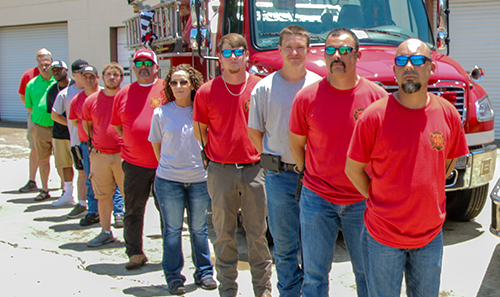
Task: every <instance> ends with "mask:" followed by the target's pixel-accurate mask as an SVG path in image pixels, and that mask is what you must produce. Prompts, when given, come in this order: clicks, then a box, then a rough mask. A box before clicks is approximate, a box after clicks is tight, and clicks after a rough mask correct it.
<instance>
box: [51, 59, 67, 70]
mask: <svg viewBox="0 0 500 297" xmlns="http://www.w3.org/2000/svg"><path fill="white" fill-rule="evenodd" d="M52 68H64V69H66V70H68V65H66V63H64V61H61V60H56V61H54V62H52V64H51V65H50V69H51V70H52Z"/></svg>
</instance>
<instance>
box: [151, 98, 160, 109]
mask: <svg viewBox="0 0 500 297" xmlns="http://www.w3.org/2000/svg"><path fill="white" fill-rule="evenodd" d="M149 105H150V106H151V107H153V108H155V107H160V106H161V98H160V97H156V96H155V97H152V98H151V99H149Z"/></svg>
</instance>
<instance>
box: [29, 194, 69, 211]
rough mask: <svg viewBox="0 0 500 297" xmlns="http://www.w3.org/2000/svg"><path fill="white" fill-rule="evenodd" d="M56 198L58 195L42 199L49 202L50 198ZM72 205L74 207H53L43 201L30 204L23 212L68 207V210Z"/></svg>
mask: <svg viewBox="0 0 500 297" xmlns="http://www.w3.org/2000/svg"><path fill="white" fill-rule="evenodd" d="M57 199H59V197H52V198H49V199H47V200H44V201H43V202H47V201H49V202H50V201H52V200H57ZM35 203H40V202H35ZM73 207H74V206H73V205H65V206H58V207H54V206H52V205H50V204H48V203H44V204H37V205H30V206H28V207H26V209H25V210H24V212H35V211H40V210H58V209H68V210H69V209H73ZM68 212H69V211H68Z"/></svg>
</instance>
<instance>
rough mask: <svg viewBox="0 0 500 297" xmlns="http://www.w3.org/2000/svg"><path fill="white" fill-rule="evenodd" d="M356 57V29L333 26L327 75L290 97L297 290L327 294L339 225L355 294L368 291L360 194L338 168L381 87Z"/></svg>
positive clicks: (358, 55) (306, 294)
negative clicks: (360, 70)
mask: <svg viewBox="0 0 500 297" xmlns="http://www.w3.org/2000/svg"><path fill="white" fill-rule="evenodd" d="M360 58H361V52H360V51H359V41H358V38H357V37H356V35H355V34H354V33H353V32H352V31H351V30H349V29H346V28H339V29H334V30H332V31H331V32H330V34H329V35H328V38H327V39H326V42H325V61H326V67H327V69H328V76H327V77H325V78H324V79H322V80H321V81H319V82H317V83H315V84H312V85H310V86H308V87H305V88H303V89H302V90H301V91H299V93H298V94H297V96H296V97H295V100H294V102H293V105H292V111H291V115H290V122H289V126H290V134H289V139H290V150H291V152H292V155H293V157H294V159H295V161H296V164H297V166H298V168H299V169H300V170H304V178H303V187H302V192H301V196H300V203H299V205H300V228H301V239H302V259H303V261H304V282H303V285H302V296H304V297H309V296H328V290H329V288H328V287H329V279H328V274H329V272H330V269H331V263H332V260H333V254H334V246H335V241H336V238H337V233H338V230H339V229H340V228H342V233H343V234H344V240H345V243H346V245H347V249H348V251H349V255H350V257H351V262H352V266H353V270H354V274H355V277H356V286H357V292H358V296H367V287H366V277H365V272H364V266H363V259H362V253H361V244H360V240H359V238H360V235H361V231H362V228H363V212H364V210H365V207H366V204H365V197H363V195H361V194H360V193H359V192H358V190H357V189H356V188H355V187H354V186H353V185H352V183H351V182H350V181H349V179H348V178H347V176H346V175H345V173H344V168H345V161H346V153H347V147H348V145H349V141H350V139H351V136H352V132H353V130H354V125H355V123H356V121H357V119H358V118H359V116H360V115H361V113H362V112H363V110H364V109H365V108H366V107H368V106H369V105H370V104H371V103H372V102H374V101H375V100H377V99H379V98H382V97H384V96H386V95H387V92H385V90H383V89H382V88H381V87H379V86H377V85H375V84H374V83H372V82H370V81H368V80H367V79H365V78H362V77H360V76H359V75H357V73H356V63H357V61H358V60H359V59H360ZM306 145H307V149H306ZM304 168H305V169H304Z"/></svg>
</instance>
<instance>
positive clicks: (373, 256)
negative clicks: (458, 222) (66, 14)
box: [345, 39, 469, 296]
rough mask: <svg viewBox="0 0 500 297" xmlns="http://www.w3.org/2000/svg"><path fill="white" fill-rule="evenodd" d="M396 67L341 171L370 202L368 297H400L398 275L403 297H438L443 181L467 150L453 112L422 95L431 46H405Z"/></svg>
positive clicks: (438, 100)
mask: <svg viewBox="0 0 500 297" xmlns="http://www.w3.org/2000/svg"><path fill="white" fill-rule="evenodd" d="M394 61H395V65H394V74H395V77H396V79H397V80H396V81H397V82H398V84H399V90H398V91H397V92H395V93H394V94H391V95H389V96H388V97H384V98H383V99H380V100H379V101H377V102H375V103H374V104H372V105H371V106H370V107H369V108H368V109H366V110H365V112H364V113H363V115H362V117H361V118H360V120H359V121H358V123H357V124H356V129H355V131H354V135H353V137H352V141H351V144H350V146H349V151H348V155H347V157H348V159H347V163H346V168H345V171H346V173H347V176H348V177H349V179H350V180H351V181H352V183H353V184H354V185H355V186H356V188H357V189H358V190H359V192H360V193H361V194H362V195H363V196H364V197H366V198H367V199H368V201H367V203H366V204H367V207H366V211H365V214H364V219H365V224H366V227H365V228H364V229H363V233H362V236H361V242H362V247H363V252H364V253H363V257H364V258H363V260H364V263H365V271H366V275H367V280H368V290H369V293H370V296H399V295H400V291H401V280H402V278H403V272H404V275H405V278H406V282H407V286H406V291H407V294H408V296H438V295H439V280H440V274H441V262H442V254H443V234H442V230H441V229H442V226H443V223H444V220H445V218H446V195H445V190H444V189H445V183H446V176H448V175H449V174H450V173H451V171H452V170H453V168H454V164H455V158H458V157H460V156H463V155H465V154H467V153H468V152H469V150H468V148H467V141H466V139H465V134H464V131H463V129H462V121H461V118H460V115H459V113H458V112H457V110H456V108H455V107H454V106H453V105H452V104H451V103H449V102H448V101H446V100H445V99H443V98H441V97H437V96H435V95H434V94H431V93H429V92H427V84H428V81H429V77H430V76H431V75H432V74H433V73H434V69H435V68H436V64H435V63H434V62H433V61H432V56H431V50H430V48H429V46H428V45H427V44H426V43H425V42H422V41H421V40H418V39H408V40H406V41H404V42H403V43H401V45H400V46H399V47H398V49H397V51H396V58H395V60H394ZM368 163H370V165H371V170H370V175H368V174H367V173H366V171H365V169H366V167H367V165H368Z"/></svg>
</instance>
